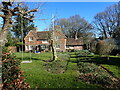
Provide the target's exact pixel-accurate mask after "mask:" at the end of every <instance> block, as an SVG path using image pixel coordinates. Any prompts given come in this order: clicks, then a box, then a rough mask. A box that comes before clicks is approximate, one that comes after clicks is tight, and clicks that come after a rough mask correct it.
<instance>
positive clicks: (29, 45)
mask: <svg viewBox="0 0 120 90" xmlns="http://www.w3.org/2000/svg"><path fill="white" fill-rule="evenodd" d="M51 33H52V31H40V32H39V31H38V29H37V27H35V28H34V30H33V31H30V32H29V33H28V34H27V36H26V37H25V38H24V40H25V51H30V50H36V51H38V52H41V51H45V50H46V51H48V50H50V38H51ZM54 39H55V44H56V50H57V51H65V50H66V36H65V35H64V34H63V33H62V32H61V30H60V27H56V30H55V31H54Z"/></svg>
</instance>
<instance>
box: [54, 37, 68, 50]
mask: <svg viewBox="0 0 120 90" xmlns="http://www.w3.org/2000/svg"><path fill="white" fill-rule="evenodd" d="M56 43H57V44H58V45H59V46H60V48H59V49H58V48H56V50H57V51H63V52H65V50H66V39H59V40H57V42H56Z"/></svg>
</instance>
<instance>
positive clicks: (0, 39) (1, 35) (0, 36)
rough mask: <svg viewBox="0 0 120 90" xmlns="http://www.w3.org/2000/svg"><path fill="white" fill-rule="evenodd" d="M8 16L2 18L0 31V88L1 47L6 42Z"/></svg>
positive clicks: (0, 76) (0, 81)
mask: <svg viewBox="0 0 120 90" xmlns="http://www.w3.org/2000/svg"><path fill="white" fill-rule="evenodd" d="M9 22H10V21H9V16H8V17H5V18H4V24H3V27H2V30H1V31H0V69H1V70H0V71H1V72H0V88H2V47H3V46H5V43H6V42H7V34H8V29H9V28H10V26H11V25H10V24H9Z"/></svg>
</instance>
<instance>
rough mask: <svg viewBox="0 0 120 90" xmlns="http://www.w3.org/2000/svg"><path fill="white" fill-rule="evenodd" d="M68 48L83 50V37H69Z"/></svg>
mask: <svg viewBox="0 0 120 90" xmlns="http://www.w3.org/2000/svg"><path fill="white" fill-rule="evenodd" d="M66 49H67V50H83V38H78V39H74V38H68V39H67V43H66Z"/></svg>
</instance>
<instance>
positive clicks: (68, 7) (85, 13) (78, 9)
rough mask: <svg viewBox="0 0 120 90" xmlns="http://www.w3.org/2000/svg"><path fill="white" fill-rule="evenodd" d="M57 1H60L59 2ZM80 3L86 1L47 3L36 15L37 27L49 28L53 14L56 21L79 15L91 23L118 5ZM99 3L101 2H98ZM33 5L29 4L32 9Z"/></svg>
mask: <svg viewBox="0 0 120 90" xmlns="http://www.w3.org/2000/svg"><path fill="white" fill-rule="evenodd" d="M26 1H27V0H26ZM28 1H29V0H28ZM35 1H36V0H35ZM39 1H41V0H39ZM46 1H50V0H46ZM52 1H54V0H52ZM57 1H60V0H57ZM64 1H67V0H64ZM70 1H74V0H70ZM76 1H77V0H76ZM79 1H86V2H45V3H44V4H43V6H42V8H41V9H42V13H40V12H38V13H36V16H35V20H34V22H35V26H37V27H38V29H39V31H43V30H44V29H46V28H48V26H49V25H50V24H51V22H52V21H51V18H52V14H54V15H55V16H56V19H59V18H69V17H70V16H73V15H75V14H79V15H80V16H81V17H84V18H85V19H86V20H87V21H89V22H90V23H91V22H92V20H93V17H94V16H95V15H96V14H97V13H99V12H102V11H104V10H105V8H106V7H108V6H110V5H113V4H115V3H117V2H92V1H95V0H90V2H87V1H88V0H79ZM97 1H100V0H97ZM104 1H111V0H104ZM116 1H118V0H116ZM33 4H35V3H32V2H29V3H28V5H29V7H30V8H34V7H35V6H34V5H33ZM37 4H40V3H37ZM37 19H47V20H45V21H43V20H37Z"/></svg>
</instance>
